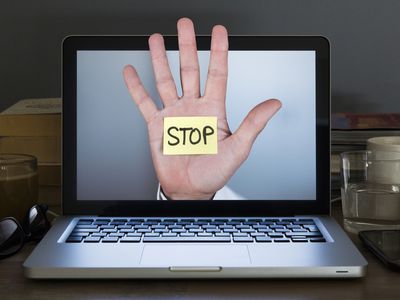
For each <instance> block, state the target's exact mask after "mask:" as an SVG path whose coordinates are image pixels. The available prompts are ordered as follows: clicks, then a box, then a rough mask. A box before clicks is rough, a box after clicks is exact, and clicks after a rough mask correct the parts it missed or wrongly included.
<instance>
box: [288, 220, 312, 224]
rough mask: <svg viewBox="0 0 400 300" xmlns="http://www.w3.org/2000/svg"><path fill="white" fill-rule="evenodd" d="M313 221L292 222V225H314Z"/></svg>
mask: <svg viewBox="0 0 400 300" xmlns="http://www.w3.org/2000/svg"><path fill="white" fill-rule="evenodd" d="M314 224H315V223H314V221H312V220H311V221H296V222H293V225H314Z"/></svg>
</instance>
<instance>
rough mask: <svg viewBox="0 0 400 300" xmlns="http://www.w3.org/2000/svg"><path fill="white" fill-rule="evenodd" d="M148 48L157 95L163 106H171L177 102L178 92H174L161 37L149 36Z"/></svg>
mask: <svg viewBox="0 0 400 300" xmlns="http://www.w3.org/2000/svg"><path fill="white" fill-rule="evenodd" d="M149 47H150V53H151V60H152V62H153V70H154V75H155V78H156V84H157V90H158V93H159V94H160V97H161V100H162V102H163V103H164V106H168V105H172V104H174V103H175V101H177V100H178V92H177V91H176V86H175V82H174V78H173V77H172V74H171V70H170V68H169V65H168V59H167V55H166V52H165V45H164V39H163V37H162V35H161V34H153V35H151V36H150V38H149Z"/></svg>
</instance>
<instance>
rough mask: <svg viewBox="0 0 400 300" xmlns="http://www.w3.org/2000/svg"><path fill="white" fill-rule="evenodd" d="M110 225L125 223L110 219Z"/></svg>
mask: <svg viewBox="0 0 400 300" xmlns="http://www.w3.org/2000/svg"><path fill="white" fill-rule="evenodd" d="M110 225H125V222H119V221H112V222H110Z"/></svg>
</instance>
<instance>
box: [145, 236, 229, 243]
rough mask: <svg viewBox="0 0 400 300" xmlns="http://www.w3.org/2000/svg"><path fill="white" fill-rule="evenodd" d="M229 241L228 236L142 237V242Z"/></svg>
mask: <svg viewBox="0 0 400 300" xmlns="http://www.w3.org/2000/svg"><path fill="white" fill-rule="evenodd" d="M230 241H231V238H230V237H222V236H221V237H199V236H195V237H165V236H162V237H143V242H144V243H175V242H177V243H204V242H210V243H214V242H226V243H229V242H230Z"/></svg>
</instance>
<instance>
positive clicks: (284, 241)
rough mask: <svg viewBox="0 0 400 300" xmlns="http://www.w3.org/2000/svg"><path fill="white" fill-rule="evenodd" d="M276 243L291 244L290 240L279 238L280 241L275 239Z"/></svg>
mask: <svg viewBox="0 0 400 300" xmlns="http://www.w3.org/2000/svg"><path fill="white" fill-rule="evenodd" d="M274 242H275V243H289V242H290V240H289V239H285V238H282V239H281V238H278V239H274Z"/></svg>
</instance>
